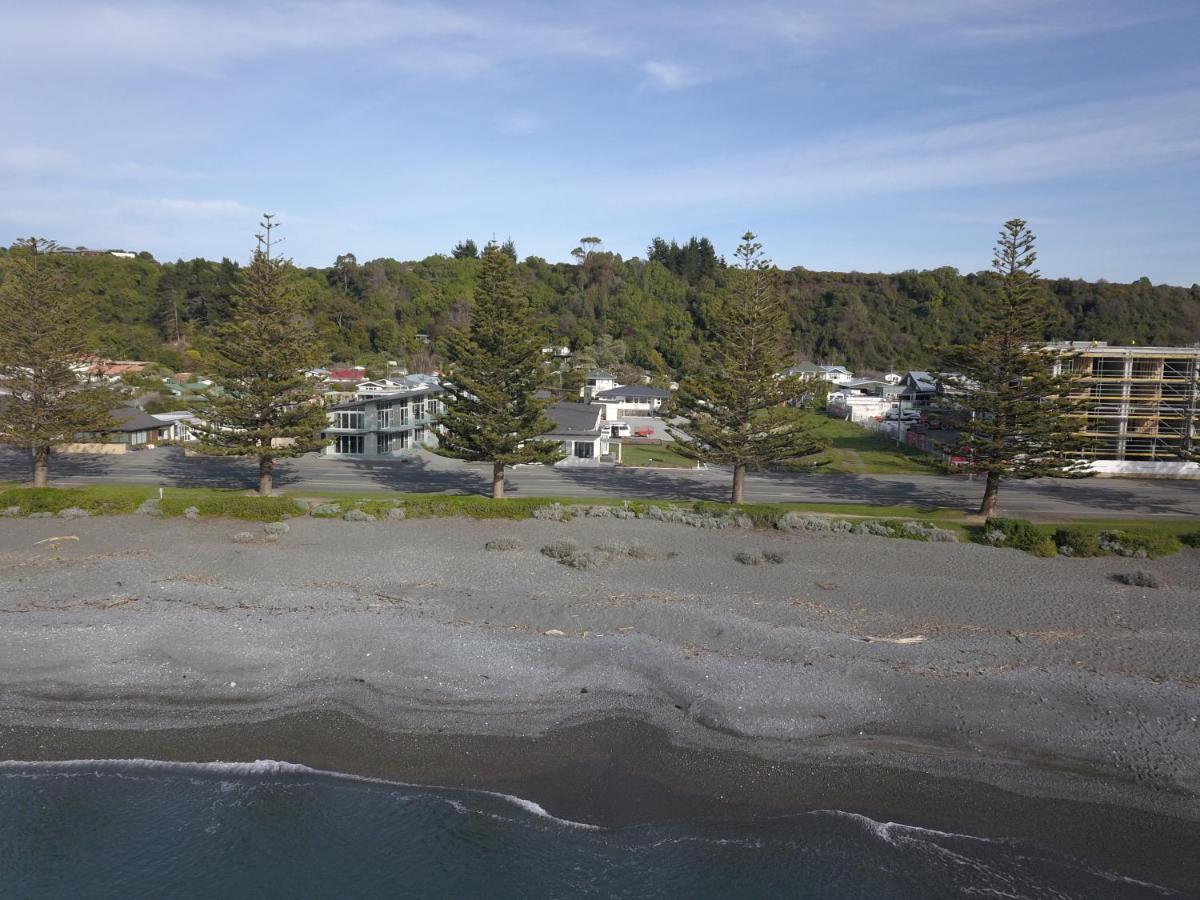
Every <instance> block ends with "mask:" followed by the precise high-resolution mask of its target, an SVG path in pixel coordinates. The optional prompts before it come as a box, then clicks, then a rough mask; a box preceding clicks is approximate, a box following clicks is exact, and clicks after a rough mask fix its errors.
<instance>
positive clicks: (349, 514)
mask: <svg viewBox="0 0 1200 900" xmlns="http://www.w3.org/2000/svg"><path fill="white" fill-rule="evenodd" d="M342 521H344V522H374V521H375V517H374V516H373V515H371V514H370V513H369V512H365V511H364V510H361V509H348V510H346V511H345V512H344V513H343V514H342Z"/></svg>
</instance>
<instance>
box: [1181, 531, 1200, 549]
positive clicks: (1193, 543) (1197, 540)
mask: <svg viewBox="0 0 1200 900" xmlns="http://www.w3.org/2000/svg"><path fill="white" fill-rule="evenodd" d="M1179 540H1180V542H1181V543H1182V544H1183V545H1184V546H1185V547H1200V531H1189V532H1188V533H1187V534H1181V535H1180V536H1179Z"/></svg>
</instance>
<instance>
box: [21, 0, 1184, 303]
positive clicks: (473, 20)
mask: <svg viewBox="0 0 1200 900" xmlns="http://www.w3.org/2000/svg"><path fill="white" fill-rule="evenodd" d="M0 21H2V22H3V28H0V78H2V80H3V83H4V85H5V91H4V92H3V94H2V95H0V122H2V123H3V127H0V242H4V243H10V242H11V241H12V240H15V239H16V238H18V237H23V236H29V235H37V236H40V237H47V238H51V239H54V240H57V241H59V242H60V243H63V244H66V245H68V246H78V245H83V246H89V247H96V248H123V249H130V250H148V251H150V252H151V253H152V254H154V256H155V257H156V258H158V259H160V260H170V259H176V258H192V257H196V256H203V257H208V258H212V259H220V258H222V257H229V258H232V259H240V260H244V259H247V258H248V257H249V256H250V253H251V251H252V249H253V246H254V237H253V236H254V233H255V232H256V231H257V223H258V220H259V217H260V214H261V213H263V212H270V213H274V214H276V215H277V216H278V221H279V222H280V223H281V225H282V233H283V234H284V235H285V237H286V242H285V243H284V245H283V251H284V252H285V253H286V254H287V255H289V256H291V257H292V258H293V259H294V260H295V261H296V262H297V263H298V264H300V265H313V266H318V265H331V264H332V263H333V260H334V258H335V257H336V256H337V255H338V254H341V253H345V252H352V253H354V254H355V255H356V256H357V257H358V259H359V260H360V261H365V260H368V259H373V258H377V257H381V256H389V257H395V258H398V259H419V258H422V257H424V256H427V255H429V254H432V253H439V252H441V253H446V252H449V250H450V248H451V247H453V245H454V244H455V243H456V242H457V241H459V240H462V239H464V238H468V237H469V238H472V239H474V240H475V241H476V242H478V243H479V244H481V245H482V244H483V243H484V242H486V241H487V240H489V239H491V238H493V237H495V238H496V239H499V240H505V239H507V238H511V239H512V240H513V241H514V242H515V244H516V246H517V250H518V252H519V253H520V255H521V256H522V257H524V256H528V255H535V256H541V257H544V258H546V259H549V260H552V261H555V260H569V259H570V252H571V250H572V249H573V248H575V247H576V246H577V245H578V240H579V238H580V237H582V236H584V235H596V236H599V237H601V238H602V239H603V241H604V247H605V248H606V249H609V250H612V251H616V252H619V253H621V254H622V255H624V256H634V255H644V254H645V248H646V246H647V245H648V244H649V243H650V241H651V240H652V239H653V238H654V237H656V236H662V237H665V238H668V239H671V238H674V239H677V240H686V239H687V238H688V237H690V236H692V235H704V236H707V237H709V238H710V239H711V240H712V241H713V242H714V244H716V246H717V248H718V251H719V252H721V253H724V254H729V255H732V252H733V249H734V247H735V246H736V245H737V243H738V242H739V238H740V237H741V235H742V233H743V232H745V231H746V230H753V231H754V232H756V233H757V234H758V236H759V240H760V241H761V242H762V243H763V245H764V247H765V250H766V252H767V254H768V255H769V256H770V257H771V258H772V259H773V260H774V261H775V262H776V263H777V264H779V265H781V266H784V267H789V268H790V267H792V266H804V267H806V268H809V269H817V270H857V271H887V272H891V271H901V270H905V269H920V268H933V267H937V266H943V265H950V266H955V267H956V268H958V269H960V270H962V271H978V270H981V269H984V268H986V267H987V266H988V265H989V264H990V260H991V247H992V244H993V242H994V240H995V237H996V233H997V232H998V230H999V227H1000V225H1001V224H1002V223H1003V222H1004V221H1006V220H1007V219H1010V218H1014V217H1020V218H1023V219H1026V220H1028V221H1029V223H1030V225H1031V227H1032V228H1033V230H1034V232H1035V233H1036V234H1037V235H1038V248H1039V254H1040V260H1039V265H1040V268H1041V270H1042V272H1043V274H1045V275H1047V276H1053V277H1060V276H1067V277H1081V278H1088V279H1099V278H1105V279H1108V280H1110V281H1132V280H1135V279H1137V278H1140V277H1143V276H1145V277H1148V278H1150V279H1151V281H1153V282H1155V283H1170V284H1182V285H1191V284H1193V283H1196V282H1200V215H1198V210H1200V56H1197V54H1196V52H1195V48H1196V46H1197V41H1198V40H1200V2H1197V0H1140V2H1127V0H903V2H899V0H809V2H793V3H770V2H763V3H755V2H746V3H729V2H707V0H695V2H687V3H684V2H680V3H665V2H656V0H642V2H596V3H592V4H573V3H562V2H532V0H530V2H510V3H496V2H490V3H472V2H462V3H448V2H435V0H430V2H419V3H404V2H386V0H331V2H313V0H258V2H255V3H253V4H247V3H226V2H222V0H207V2H186V0H180V2H171V0H162V2H123V3H104V2H54V0H42V2H38V3H28V2H17V0H0Z"/></svg>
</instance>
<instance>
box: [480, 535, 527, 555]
mask: <svg viewBox="0 0 1200 900" xmlns="http://www.w3.org/2000/svg"><path fill="white" fill-rule="evenodd" d="M483 549H484V550H491V551H494V552H503V551H505V550H523V549H525V542H524V541H519V540H517V539H516V538H497V539H496V540H494V541H488V542H487V543H486V544H484V545H483Z"/></svg>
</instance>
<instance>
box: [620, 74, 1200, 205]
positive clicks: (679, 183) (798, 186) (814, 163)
mask: <svg viewBox="0 0 1200 900" xmlns="http://www.w3.org/2000/svg"><path fill="white" fill-rule="evenodd" d="M1150 135H1152V136H1153V137H1152V138H1151V137H1148V136H1150ZM1180 162H1182V163H1185V164H1186V163H1192V164H1195V165H1196V167H1198V168H1200V91H1187V92H1179V93H1175V94H1171V95H1167V96H1163V97H1150V98H1137V99H1131V100H1125V101H1115V102H1108V103H1088V104H1079V105H1076V106H1073V107H1066V108H1055V109H1046V110H1041V111H1036V112H1030V113H1026V114H1021V115H1016V116H1004V117H998V118H992V119H983V120H979V121H975V122H970V123H962V124H949V125H930V126H927V127H924V128H921V127H913V126H912V125H903V124H900V123H886V124H885V125H884V126H883V127H879V128H875V129H872V130H862V131H856V132H850V133H843V134H841V135H836V136H833V137H830V138H827V139H824V140H818V141H813V142H807V143H803V144H799V145H794V146H791V147H788V148H784V149H777V150H771V151H764V152H757V153H747V154H739V155H731V156H723V157H720V158H713V159H708V160H704V161H699V162H694V163H692V164H689V165H683V166H679V165H676V164H672V165H671V166H670V167H669V168H664V169H662V170H660V171H653V172H648V173H644V174H642V175H640V176H639V175H635V174H633V173H613V174H612V175H611V176H610V177H609V178H608V179H606V183H620V184H622V185H624V186H625V188H626V192H621V193H620V194H613V193H606V194H605V196H604V197H602V198H601V197H598V198H597V201H598V202H599V201H603V202H608V203H618V204H636V205H638V206H641V207H643V208H645V207H653V206H658V205H668V206H678V205H680V204H681V203H683V204H685V205H692V206H698V207H701V206H723V207H726V208H737V206H738V205H741V204H754V205H779V204H796V203H804V202H805V201H807V200H814V199H820V198H829V197H831V196H861V195H865V194H871V193H878V192H888V193H898V192H918V191H928V190H942V189H955V188H968V187H981V186H995V185H1005V184H1022V183H1036V182H1039V181H1045V180H1048V179H1054V178H1070V177H1077V176H1082V175H1089V174H1096V173H1102V172H1113V171H1124V172H1126V173H1130V174H1126V176H1125V177H1132V174H1131V173H1134V172H1136V171H1137V170H1139V169H1144V168H1146V167H1152V166H1156V165H1162V164H1168V163H1180Z"/></svg>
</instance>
